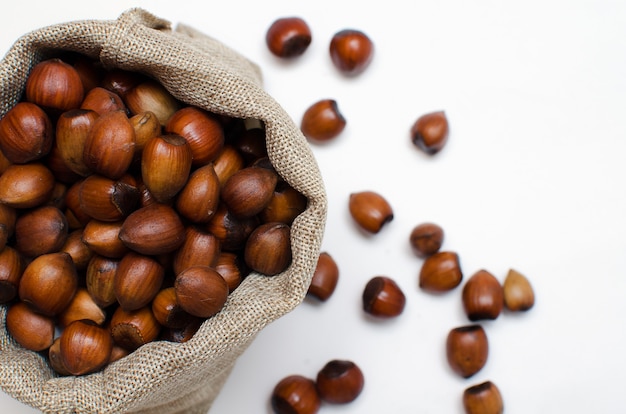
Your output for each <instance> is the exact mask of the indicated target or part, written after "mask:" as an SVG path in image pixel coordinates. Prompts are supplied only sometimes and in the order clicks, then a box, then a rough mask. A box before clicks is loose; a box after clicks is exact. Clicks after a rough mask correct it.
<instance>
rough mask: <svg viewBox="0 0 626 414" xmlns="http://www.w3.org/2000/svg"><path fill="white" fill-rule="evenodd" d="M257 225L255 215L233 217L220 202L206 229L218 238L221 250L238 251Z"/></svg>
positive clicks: (257, 220) (257, 221)
mask: <svg viewBox="0 0 626 414" xmlns="http://www.w3.org/2000/svg"><path fill="white" fill-rule="evenodd" d="M258 225H259V219H258V217H257V216H253V217H248V218H238V217H235V215H233V214H232V213H231V212H230V211H229V210H228V208H227V207H226V205H225V204H224V203H220V204H219V205H218V206H217V211H216V212H215V214H214V215H213V217H212V218H211V221H209V222H208V223H207V225H206V230H207V231H208V232H209V233H211V234H214V235H215V236H216V237H217V238H218V239H219V241H220V244H221V246H222V249H223V250H226V251H238V250H241V249H243V248H244V247H245V245H246V241H247V240H248V237H249V236H250V234H251V233H252V231H254V229H255V228H256V227H257V226H258Z"/></svg>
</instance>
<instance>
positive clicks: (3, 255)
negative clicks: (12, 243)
mask: <svg viewBox="0 0 626 414" xmlns="http://www.w3.org/2000/svg"><path fill="white" fill-rule="evenodd" d="M22 270H23V263H22V257H21V256H20V254H19V253H18V252H17V251H16V250H15V249H13V248H12V247H9V246H6V247H5V248H4V249H2V250H1V251H0V304H5V303H9V302H11V301H12V300H13V299H15V298H16V297H17V291H18V288H19V284H20V279H21V278H22Z"/></svg>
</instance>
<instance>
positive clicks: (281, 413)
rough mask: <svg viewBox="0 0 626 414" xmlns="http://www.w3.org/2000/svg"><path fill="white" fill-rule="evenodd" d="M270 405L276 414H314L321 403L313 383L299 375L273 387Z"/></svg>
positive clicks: (289, 377) (281, 381)
mask: <svg viewBox="0 0 626 414" xmlns="http://www.w3.org/2000/svg"><path fill="white" fill-rule="evenodd" d="M271 404H272V408H273V409H274V412H275V413H276V414H315V413H317V412H318V411H319V409H320V406H321V405H322V401H321V399H320V396H319V394H318V392H317V388H316V386H315V381H313V380H312V379H309V378H306V377H303V376H301V375H290V376H288V377H285V378H283V379H282V380H280V381H279V382H278V384H276V386H275V387H274V390H273V391H272V396H271Z"/></svg>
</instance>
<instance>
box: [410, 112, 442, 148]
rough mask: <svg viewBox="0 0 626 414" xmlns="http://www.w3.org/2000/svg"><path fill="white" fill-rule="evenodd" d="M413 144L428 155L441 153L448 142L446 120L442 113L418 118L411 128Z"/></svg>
mask: <svg viewBox="0 0 626 414" xmlns="http://www.w3.org/2000/svg"><path fill="white" fill-rule="evenodd" d="M411 139H412V141H413V144H415V145H416V146H417V147H418V148H420V149H421V150H423V151H424V152H426V153H427V154H429V155H434V154H436V153H438V152H439V151H441V150H442V149H443V147H444V146H445V145H446V142H447V141H448V119H447V118H446V114H445V112H443V111H437V112H431V113H428V114H425V115H422V116H420V117H419V118H418V119H417V120H416V121H415V123H414V124H413V126H412V127H411Z"/></svg>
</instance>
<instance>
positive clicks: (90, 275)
mask: <svg viewBox="0 0 626 414" xmlns="http://www.w3.org/2000/svg"><path fill="white" fill-rule="evenodd" d="M119 264H120V261H119V260H118V259H109V258H106V257H103V256H99V255H94V256H93V257H92V258H91V260H90V261H89V264H88V265H87V270H86V272H85V279H86V285H87V290H88V291H89V294H90V295H91V297H92V298H93V300H94V302H96V303H97V304H98V306H100V307H102V308H106V307H108V306H111V305H113V304H115V303H117V298H116V297H115V274H116V273H117V269H118V267H119Z"/></svg>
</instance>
